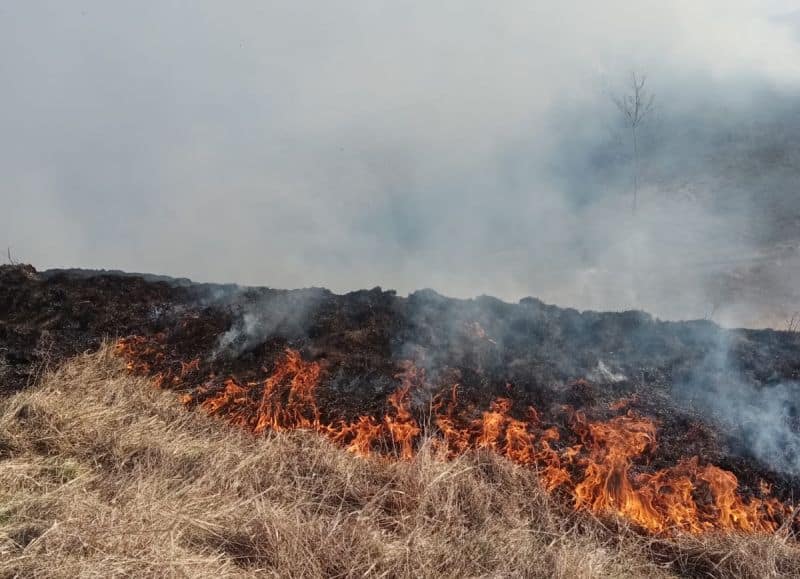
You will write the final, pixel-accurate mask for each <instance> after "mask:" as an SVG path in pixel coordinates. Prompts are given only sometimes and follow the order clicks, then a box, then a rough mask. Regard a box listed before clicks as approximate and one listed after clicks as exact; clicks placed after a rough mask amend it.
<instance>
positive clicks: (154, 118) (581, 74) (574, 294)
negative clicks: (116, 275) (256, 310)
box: [0, 0, 800, 324]
mask: <svg viewBox="0 0 800 579" xmlns="http://www.w3.org/2000/svg"><path fill="white" fill-rule="evenodd" d="M794 4H795V3H794V2H763V1H753V2H749V1H735V2H731V1H725V2H722V1H705V2H697V1H696V0H695V1H688V0H687V1H674V2H664V1H660V2H647V1H644V2H631V1H627V2H621V1H604V2H588V1H587V2H539V1H534V0H526V1H508V2H503V3H498V2H472V1H465V0H459V1H442V2H429V1H401V0H396V1H393V2H379V1H374V0H372V1H366V0H365V1H362V2H354V1H345V0H343V1H339V2H322V1H318V2H306V1H302V0H293V1H291V2H268V1H257V2H245V1H238V2H200V1H193V2H188V1H187V2H169V1H163V0H161V1H158V2H146V1H143V2H136V3H121V2H107V1H103V2H100V1H97V2H93V1H83V2H80V3H73V2H38V1H36V0H24V1H23V0H19V1H7V0H6V1H3V2H0V78H2V80H3V83H2V87H3V88H2V91H0V127H2V132H1V133H0V175H2V178H0V202H1V203H0V242H2V243H3V245H8V246H11V247H12V248H13V252H14V254H15V256H16V257H17V258H18V259H21V260H24V261H27V262H31V263H33V264H34V265H35V266H36V267H38V268H46V267H69V266H76V267H97V268H115V269H126V270H135V271H148V272H156V273H166V274H172V275H176V276H189V277H192V278H193V279H197V280H213V281H235V282H240V283H245V284H260V285H270V286H274V287H302V286H309V285H322V286H326V287H329V288H331V289H333V290H335V291H345V290H350V289H358V288H363V287H372V286H375V285H381V286H383V287H387V288H396V289H397V290H398V291H400V292H402V293H405V292H408V291H413V290H414V289H418V288H422V287H433V288H435V289H437V290H439V291H440V292H442V293H445V294H450V295H456V296H474V295H478V294H481V293H489V294H493V295H497V296H499V297H502V298H505V299H510V300H516V299H519V298H520V297H523V296H525V295H535V296H539V297H541V298H542V299H545V300H546V301H549V302H553V303H558V304H560V305H572V306H576V307H580V308H585V307H591V308H596V309H606V308H610V309H621V308H628V307H644V308H647V309H649V310H651V311H653V312H654V313H656V314H658V315H663V316H668V317H696V316H702V315H706V314H708V313H709V310H714V315H716V311H717V310H719V311H723V310H724V311H725V312H727V313H726V314H725V315H723V316H722V318H721V319H720V321H722V322H725V323H748V324H758V323H760V322H761V321H763V320H767V319H769V320H772V319H774V316H775V315H783V312H784V311H785V309H786V308H788V307H792V305H789V304H784V303H783V302H782V301H781V300H784V301H788V300H790V299H792V298H793V296H794V294H791V292H789V293H786V294H785V292H784V289H785V288H784V286H785V287H786V288H789V287H795V284H794V281H795V280H794V277H792V278H791V279H780V280H777V281H775V282H774V285H775V287H777V286H780V288H779V291H777V293H776V292H772V293H770V297H769V298H768V299H767V298H764V299H762V298H751V297H747V296H748V295H750V294H747V295H745V297H741V296H738V294H737V296H738V297H736V300H737V305H736V307H734V306H733V305H732V304H733V301H730V304H729V303H728V302H725V300H727V299H728V298H727V297H725V298H720V299H722V301H723V302H725V303H722V304H716V305H715V304H714V303H713V302H715V300H716V299H717V298H715V297H714V296H716V295H717V294H716V293H714V292H715V291H716V290H713V291H712V290H709V287H712V286H713V287H716V286H714V284H713V283H711V285H709V284H710V282H709V279H708V276H707V275H706V274H707V272H706V271H705V270H704V271H703V275H700V274H698V273H697V270H698V268H699V267H701V266H698V264H702V263H704V260H705V261H708V260H711V261H712V262H713V263H715V264H718V263H720V262H721V261H726V260H730V259H734V260H735V259H740V258H742V257H744V258H746V259H749V258H750V257H752V256H756V257H758V256H760V255H762V254H763V253H764V252H765V251H766V252H767V253H769V251H771V250H770V249H769V248H767V249H765V246H764V245H763V243H762V241H763V239H762V238H764V235H763V232H764V231H769V230H770V228H771V227H772V223H771V222H770V221H769V219H771V218H766V219H767V220H766V221H759V222H758V223H757V224H756V225H755V226H754V225H753V223H754V222H753V219H754V217H753V215H755V214H756V213H757V214H758V215H759V216H761V215H762V213H764V212H763V211H761V208H758V211H755V212H754V210H753V207H750V206H747V205H746V204H745V205H741V206H737V207H738V208H737V209H736V210H726V211H725V212H720V211H719V204H718V203H717V202H716V201H715V202H714V203H711V202H709V201H708V199H710V198H712V197H713V198H714V199H718V198H719V195H718V192H719V190H720V187H721V186H720V185H719V180H718V179H717V176H718V175H717V174H715V175H717V176H715V177H714V179H713V180H712V181H713V182H712V184H711V185H709V183H710V182H711V181H709V180H708V179H701V178H694V177H693V179H692V180H691V181H690V182H688V183H685V184H683V185H680V187H683V189H682V190H681V194H680V195H677V196H676V195H671V194H670V195H667V194H665V191H666V192H667V193H674V192H675V189H676V187H678V185H675V183H677V182H679V181H680V179H678V178H676V179H675V182H672V181H671V180H669V179H668V181H669V182H668V183H667V184H665V181H664V179H666V177H665V176H664V175H665V174H666V170H663V167H664V166H668V165H669V164H667V165H664V163H661V164H660V165H658V166H659V167H662V170H661V173H659V179H661V180H660V181H659V182H656V181H655V180H652V182H651V181H648V178H647V174H646V175H645V182H644V184H643V191H642V204H641V209H640V211H639V213H638V214H637V215H636V216H633V215H631V212H630V186H629V180H628V178H627V176H628V175H629V169H630V162H629V161H630V160H629V159H626V158H625V157H624V155H623V153H620V154H618V155H617V156H616V157H615V156H614V155H609V156H608V158H605V157H603V155H602V154H599V153H598V151H602V150H606V149H607V150H612V149H614V147H616V149H614V150H619V151H622V152H624V151H627V149H626V141H625V138H626V135H625V133H624V131H622V130H621V127H620V126H619V123H618V122H617V121H618V118H617V111H616V110H615V109H614V106H613V104H612V103H611V99H610V95H612V94H619V92H621V91H623V90H624V87H625V82H626V80H627V79H628V75H629V73H630V72H631V71H632V70H639V71H646V72H647V74H648V79H649V80H648V83H649V84H648V85H647V86H648V88H649V89H651V90H652V91H653V92H654V93H655V94H656V97H657V98H656V104H657V111H658V113H659V115H658V116H656V117H654V119H653V123H652V125H651V127H650V138H651V140H652V141H653V142H656V141H657V140H658V139H657V136H658V134H659V133H658V131H659V130H662V131H663V133H662V134H667V133H668V132H669V131H668V130H667V129H670V127H674V126H680V127H683V126H687V125H689V126H692V125H695V124H697V123H701V124H702V123H704V122H706V121H704V120H703V119H707V118H709V115H710V113H714V112H716V113H718V117H719V118H718V120H717V121H713V122H715V123H717V124H715V125H713V127H717V126H718V125H719V126H723V125H724V126H729V125H730V123H729V124H727V125H726V124H725V123H726V122H727V121H726V118H728V117H727V116H726V115H727V113H725V114H722V113H720V111H730V115H738V116H737V117H736V119H737V121H736V123H735V126H744V125H743V124H742V123H741V122H739V120H738V119H745V120H746V119H749V118H751V117H752V113H753V111H756V110H758V111H762V112H763V110H765V109H768V108H769V107H770V106H771V104H767V105H764V104H763V103H764V102H765V101H764V100H762V99H764V98H773V97H774V95H779V97H776V98H779V100H780V102H782V103H784V104H786V103H790V104H791V103H792V102H793V99H794V95H795V94H796V91H797V89H798V86H800V84H799V83H798V81H800V42H799V41H800V35H798V22H800V17H798V13H797V12H794V13H793V11H794V10H795V9H796V8H795V7H794V6H793V5H794ZM764 95H773V96H770V97H764ZM769 103H772V101H769ZM790 104H786V106H787V107H788V108H786V110H787V111H789V110H790V109H791V106H790ZM787 114H789V113H787ZM711 116H713V115H711ZM731 118H732V117H731ZM676 119H682V120H680V121H678V120H676ZM686 119H695V120H692V121H691V122H688V121H687V120H686ZM697 119H700V120H699V121H698V120H697ZM708 122H709V123H710V122H712V121H708ZM659 123H660V124H659ZM665 126H666V127H667V129H664V127H665ZM659 127H661V128H659ZM713 127H712V129H709V131H707V133H706V134H709V135H710V134H713V135H718V134H721V133H720V132H719V131H717V129H715V128H713ZM670 130H671V129H670ZM726 130H727V129H726ZM669 134H673V135H677V134H678V132H676V131H675V130H672V132H671V133H669ZM680 134H683V133H680ZM686 134H688V133H686ZM644 138H647V136H646V135H645V137H644ZM681 138H682V137H681ZM675 139H678V137H675ZM687 139H688V141H687V142H694V138H693V137H687ZM606 142H608V143H610V145H608V147H606V146H605V145H604V143H606ZM675 142H678V141H675V140H674V139H673V140H672V141H670V143H673V146H672V148H670V147H662V148H661V149H658V150H659V151H661V153H659V154H661V155H664V154H668V155H675V154H678V153H675V151H678V152H680V151H681V150H684V151H685V150H686V149H685V147H682V146H680V145H674V143H675ZM708 142H709V143H711V142H713V143H717V142H718V140H717V139H716V136H715V137H714V138H711V137H709V138H708ZM714 146H716V145H714ZM655 150H656V149H653V151H655ZM598 154H599V157H598ZM655 155H656V153H653V157H652V158H654V159H655V158H656V157H655ZM692 156H694V157H697V156H698V155H694V154H693V155H692ZM670 158H671V157H670ZM599 165H603V167H602V169H603V171H605V172H603V171H599V172H598V170H597V166H599ZM606 165H607V166H606ZM653 166H655V165H653ZM701 166H702V164H701ZM609 167H617V169H615V170H613V171H612V170H610V169H608V168H609ZM606 169H608V170H606ZM697 173H698V174H702V173H703V171H702V170H698V171H697ZM599 175H603V178H602V179H601V178H600V177H599ZM654 179H655V178H654ZM790 181H791V180H790V179H788V177H787V178H785V179H783V178H782V181H781V183H782V184H784V183H788V182H790ZM792 182H793V181H792ZM712 189H713V191H714V192H716V193H714V195H716V196H714V195H712V194H711V193H708V191H711V190H712ZM784 189H785V188H784ZM782 190H783V189H782ZM707 193H708V194H707ZM786 195H788V194H786ZM786 195H784V196H786ZM738 198H739V197H737V199H738ZM786 198H788V197H786ZM747 203H750V201H748V202H747ZM798 204H799V205H800V203H798ZM780 213H785V212H780ZM758 219H762V217H758ZM754 229H757V230H758V231H757V234H753V235H749V236H748V235H744V236H743V235H735V236H734V235H732V233H731V232H732V231H737V232H741V231H745V230H746V231H750V232H752V231H753V230H754ZM756 238H757V239H756ZM784 258H785V259H788V260H789V261H788V262H785V264H784V266H782V267H783V268H784V269H783V270H781V271H785V268H787V267H789V266H788V265H786V263H788V264H790V265H792V264H795V262H794V261H792V260H793V259H795V254H794V253H791V252H790V254H785V255H784ZM737 263H738V262H737ZM737 267H738V266H733V267H732V269H730V271H725V272H722V273H721V274H720V275H723V274H724V276H727V277H726V278H725V279H728V278H729V277H731V276H733V277H734V278H735V275H738V273H737V272H738V271H740V270H738V269H736V268H737ZM687 272H688V273H687ZM761 277H762V278H763V276H761ZM760 279H761V278H760ZM711 281H712V282H713V281H714V280H713V279H712V280H711ZM786 291H789V290H788V289H787V290H786ZM745 293H746V292H745ZM751 293H752V292H751ZM712 294H713V295H712ZM763 294H764V292H762V291H760V290H759V291H756V292H755V294H754V295H757V296H760V295H763ZM773 294H775V295H773ZM784 294H785V295H784ZM725 295H726V296H727V295H728V294H725ZM742 295H744V294H742ZM781 296H783V297H781ZM730 299H731V300H734V298H730ZM759 299H761V302H764V300H765V299H766V301H767V302H769V303H766V305H765V303H760V302H759V303H751V302H753V300H755V302H758V301H759ZM717 301H719V300H717ZM727 305H730V307H728V308H727V309H725V308H726V306H727ZM751 306H752V307H751ZM775 307H780V308H783V309H782V310H781V311H780V313H778V314H775V313H774V312H773V311H772V310H770V308H773V309H774V308H775ZM764 323H766V322H764Z"/></svg>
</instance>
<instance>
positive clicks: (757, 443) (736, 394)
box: [676, 331, 800, 475]
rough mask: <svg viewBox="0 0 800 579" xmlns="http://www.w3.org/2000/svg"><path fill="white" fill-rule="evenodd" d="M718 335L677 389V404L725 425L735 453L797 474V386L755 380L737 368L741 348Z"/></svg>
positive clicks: (799, 432) (799, 388) (727, 336)
mask: <svg viewBox="0 0 800 579" xmlns="http://www.w3.org/2000/svg"><path fill="white" fill-rule="evenodd" d="M737 340H741V337H739V338H734V337H733V336H732V335H731V334H730V333H728V332H725V331H720V332H718V336H717V340H716V344H715V346H714V347H712V348H710V349H709V351H708V353H707V355H706V356H705V358H704V360H703V361H702V363H701V364H699V365H698V366H697V367H696V369H695V371H694V373H693V375H692V377H691V379H690V380H689V381H687V382H686V383H684V384H683V385H678V387H677V390H676V393H677V396H678V398H679V399H680V400H682V401H683V402H685V403H689V404H690V405H691V406H692V407H693V408H694V409H695V410H696V411H700V412H701V413H703V415H704V416H705V417H706V418H709V417H710V418H713V419H716V420H717V421H718V422H719V423H720V424H722V425H723V426H724V431H725V432H727V433H728V435H729V438H730V441H731V443H732V444H733V446H734V450H736V451H739V452H742V453H745V454H749V455H751V456H753V457H755V458H757V459H759V460H760V461H762V462H763V463H764V464H766V465H768V466H769V467H770V468H771V469H773V470H775V471H778V472H783V473H788V474H792V475H798V474H800V428H798V427H800V420H799V418H800V407H798V401H799V400H800V384H798V383H796V382H777V383H770V382H769V381H766V382H764V381H761V380H758V379H757V378H756V377H755V376H752V375H750V376H748V375H747V374H746V373H745V372H742V371H741V369H740V367H739V364H738V363H737V359H736V358H737V356H738V355H739V353H740V349H741V346H742V344H738V345H737V344H736V343H735V341H737Z"/></svg>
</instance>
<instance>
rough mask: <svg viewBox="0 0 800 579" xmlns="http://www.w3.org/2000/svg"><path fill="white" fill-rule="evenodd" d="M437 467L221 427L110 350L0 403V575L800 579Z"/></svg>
mask: <svg viewBox="0 0 800 579" xmlns="http://www.w3.org/2000/svg"><path fill="white" fill-rule="evenodd" d="M309 419H312V420H313V415H312V416H311V417H309ZM399 451H400V452H402V449H399ZM445 455H446V452H445V449H443V448H441V447H439V448H437V447H436V445H435V444H433V443H432V442H431V441H430V440H427V441H422V442H421V445H420V446H419V450H415V453H414V456H413V457H412V458H411V459H410V460H407V461H388V460H383V459H380V458H368V459H362V458H359V457H356V456H354V455H353V454H352V453H348V452H345V451H343V450H342V449H340V448H337V447H336V446H335V445H334V444H332V443H331V442H330V441H329V440H326V439H325V438H323V437H320V436H317V435H315V434H312V433H309V432H285V431H282V432H277V433H273V432H270V433H268V434H267V435H266V436H258V437H254V436H252V435H250V434H249V433H246V432H245V431H243V430H241V429H231V428H225V427H223V426H222V425H221V424H219V421H216V420H212V419H210V418H208V417H207V416H204V415H203V413H197V412H186V410H185V409H184V408H183V407H182V406H181V405H180V404H179V403H178V402H177V401H176V399H175V396H174V394H171V393H168V392H164V391H161V390H157V389H154V388H152V386H151V384H150V382H149V381H148V380H146V379H144V378H137V377H134V376H131V375H130V374H128V373H126V372H125V371H124V367H123V365H122V363H121V362H120V360H119V359H118V358H116V357H114V356H113V355H112V354H111V352H110V350H109V349H105V350H103V351H101V352H100V353H98V354H93V355H90V356H83V357H81V358H79V359H76V360H74V361H72V362H70V363H69V364H67V365H66V366H64V367H62V368H61V369H59V370H58V371H56V372H55V373H53V374H51V375H48V376H46V377H45V378H44V380H43V381H42V383H41V384H40V385H39V386H37V387H35V388H32V389H29V390H26V391H25V392H22V393H19V394H17V395H15V396H13V397H10V398H6V399H4V400H2V401H1V402H0V576H15V575H19V576H52V577H75V576H103V577H107V576H111V575H122V574H125V575H140V576H141V575H155V576H184V575H189V576H253V575H267V576H282V577H315V576H316V577H323V576H338V577H349V576H388V577H392V576H396V577H406V576H408V577H411V576H413V577H419V576H451V577H462V576H527V577H554V576H555V577H604V576H605V577H623V576H633V577H642V576H653V577H659V576H660V577H668V576H681V575H690V576H708V575H711V576H737V577H770V576H774V577H779V576H791V575H794V576H796V575H798V574H800V550H798V547H797V545H796V544H795V543H794V542H793V541H791V540H787V539H786V538H785V537H782V536H779V535H776V534H761V535H745V534H741V533H728V534H719V533H709V534H705V535H701V536H697V537H692V536H681V537H678V538H672V539H666V538H664V539H655V538H647V537H644V536H642V535H640V534H638V533H635V532H633V531H631V530H630V529H629V528H628V527H626V525H625V524H624V522H622V521H616V523H615V522H614V521H608V520H606V521H605V522H601V521H599V520H597V519H595V518H593V517H592V516H590V515H589V514H588V513H586V512H583V511H578V512H574V511H573V510H572V509H569V508H565V507H564V505H563V504H562V503H560V502H559V501H557V500H554V499H553V498H552V496H551V495H550V494H549V493H548V492H546V491H544V490H543V489H542V486H541V483H540V479H539V478H538V477H537V476H536V475H535V473H534V472H533V471H532V470H531V469H528V468H521V467H519V466H517V465H514V464H513V463H512V462H510V461H509V460H507V459H505V458H504V457H502V456H500V455H498V454H497V453H496V452H493V451H491V450H490V449H480V450H477V451H470V452H467V453H465V454H462V455H460V456H456V457H453V458H451V459H450V460H445V458H446V456H445Z"/></svg>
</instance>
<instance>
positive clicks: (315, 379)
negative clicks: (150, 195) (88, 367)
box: [117, 336, 793, 535]
mask: <svg viewBox="0 0 800 579" xmlns="http://www.w3.org/2000/svg"><path fill="white" fill-rule="evenodd" d="M162 343H163V339H162V338H160V337H158V336H157V337H156V338H155V339H146V338H141V337H132V338H127V339H124V340H121V341H120V342H119V343H118V345H117V352H118V353H119V354H120V355H121V356H122V357H123V358H124V359H125V360H126V362H127V368H128V369H129V370H130V371H131V372H135V373H138V374H147V375H151V376H154V380H155V381H156V384H157V385H159V386H163V385H171V386H178V387H183V388H189V389H190V391H189V392H188V393H186V394H184V395H183V396H182V397H181V401H182V402H183V403H184V404H186V405H189V406H199V407H200V408H201V409H203V410H204V411H205V412H207V413H208V414H210V415H214V416H218V417H220V418H222V419H224V420H226V421H227V422H229V423H231V424H234V425H237V426H240V427H242V428H245V429H247V430H249V431H251V432H253V433H255V434H260V433H263V432H265V431H268V430H271V431H285V430H296V429H305V430H311V431H314V432H317V433H319V434H321V435H322V436H325V437H327V438H329V439H330V440H332V441H333V442H335V443H336V444H339V445H341V446H343V447H344V448H345V449H347V450H348V451H349V452H352V453H354V454H357V455H359V456H368V455H377V456H384V457H387V458H391V457H394V458H397V459H399V460H411V459H413V457H414V455H415V453H416V452H417V449H418V448H419V445H420V443H421V441H422V439H423V437H427V438H429V439H431V443H432V444H433V445H434V447H435V448H438V449H440V450H441V451H442V452H443V453H444V455H445V456H447V457H450V458H453V457H456V456H458V455H461V454H463V453H465V452H468V451H471V450H483V451H488V452H495V453H498V454H500V455H502V456H505V457H506V458H508V459H509V460H511V461H512V462H514V463H516V464H518V465H521V466H524V467H528V468H532V469H535V470H536V471H537V473H538V475H539V476H540V478H541V481H542V484H543V486H544V488H545V489H547V490H548V491H549V492H551V493H554V494H557V495H559V496H563V497H566V498H567V499H568V500H570V501H571V502H572V504H573V505H574V507H575V508H576V509H580V510H585V511H589V512H591V513H594V514H596V515H601V516H606V515H616V516H618V517H622V518H624V519H627V520H629V521H631V522H632V523H634V524H635V525H637V526H638V527H641V528H642V529H644V530H647V531H650V532H652V533H657V534H667V535H669V534H675V533H679V532H685V533H693V534H699V533H705V532H709V531H713V530H725V531H738V532H747V533H753V532H774V531H776V530H777V529H778V528H779V527H780V526H781V525H782V524H783V523H785V522H787V521H788V522H790V523H791V522H793V520H792V517H793V515H792V508H791V507H790V506H789V505H788V504H785V503H782V502H780V501H778V500H777V499H775V498H771V497H770V496H769V495H770V493H771V489H770V488H769V485H767V484H766V483H763V482H762V484H760V485H759V491H758V494H759V496H751V497H749V498H744V497H743V496H742V494H741V493H740V492H739V482H738V480H737V478H736V476H735V475H734V474H733V473H732V472H729V471H726V470H724V469H722V468H719V467H717V466H715V465H712V464H702V463H701V461H700V460H699V458H698V457H696V456H695V457H692V458H687V459H685V460H682V461H680V462H679V463H678V464H677V465H675V466H672V467H667V468H663V469H660V470H653V469H651V468H648V462H649V460H650V459H651V458H652V456H653V453H654V451H655V450H656V449H657V447H658V440H657V431H658V426H657V424H656V423H655V422H654V421H653V420H652V419H650V418H647V417H645V416H640V415H638V414H637V413H636V412H635V411H633V410H632V409H630V408H628V407H629V404H630V400H622V401H620V402H619V403H616V404H612V405H611V406H610V410H612V411H622V410H624V409H626V408H627V410H626V412H625V414H621V415H617V416H614V417H612V418H610V419H607V420H595V421H591V420H589V419H587V418H586V416H585V415H584V414H583V413H581V412H576V411H574V410H572V409H571V408H569V407H564V409H563V412H564V421H563V423H562V424H558V425H554V424H551V425H546V424H544V423H543V421H542V420H541V418H540V415H539V413H538V412H537V410H536V409H535V408H533V407H529V408H527V409H525V410H524V411H523V412H521V413H520V412H517V413H515V412H514V407H513V402H512V400H511V399H509V398H497V399H495V400H494V401H493V402H492V403H491V404H490V406H489V408H488V409H486V410H483V411H478V410H476V409H473V408H464V407H463V406H462V405H460V404H459V401H458V390H459V386H458V384H455V385H452V386H450V387H449V388H448V389H446V390H445V391H443V392H441V393H440V394H439V395H437V396H436V397H435V398H434V400H433V401H432V404H431V415H430V417H429V420H428V422H426V424H430V427H429V428H427V429H425V430H424V429H423V428H422V426H421V425H420V423H419V421H418V420H417V418H416V417H415V413H414V411H413V404H412V397H413V395H414V392H416V391H423V387H425V388H424V390H428V388H427V386H428V384H427V381H426V377H425V373H424V371H423V370H422V369H419V368H417V367H415V366H414V365H413V364H411V363H406V364H404V365H403V367H402V371H401V373H400V374H398V376H397V378H399V380H400V386H399V387H398V389H397V390H396V391H395V392H393V393H392V394H391V395H389V397H388V398H387V401H386V402H387V403H386V412H385V414H384V416H382V417H380V418H376V417H374V416H371V415H364V416H358V417H356V418H355V419H354V420H352V421H346V420H341V419H339V420H332V419H327V418H326V417H325V416H324V413H323V412H322V411H321V409H320V408H319V406H318V402H317V390H318V388H319V386H320V384H321V383H322V380H323V377H324V368H323V366H322V365H321V364H320V363H319V362H314V361H306V360H304V359H303V358H302V356H301V355H300V353H299V352H297V351H296V350H286V352H285V353H284V355H283V356H282V357H280V358H279V359H278V361H277V363H276V365H275V367H274V368H273V369H272V371H271V372H267V374H268V375H267V376H266V377H265V378H264V379H263V380H257V381H248V382H240V381H238V380H237V379H235V378H233V377H230V378H227V379H225V380H224V381H222V383H219V382H218V381H217V380H216V379H215V378H214V376H213V375H212V376H210V377H208V378H203V377H202V375H201V371H200V362H199V360H197V359H195V360H192V361H191V362H188V363H182V362H178V363H173V362H172V361H170V360H169V356H167V354H166V352H165V349H164V348H163V347H162ZM202 380H205V381H204V382H202V383H200V382H199V381H202Z"/></svg>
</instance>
